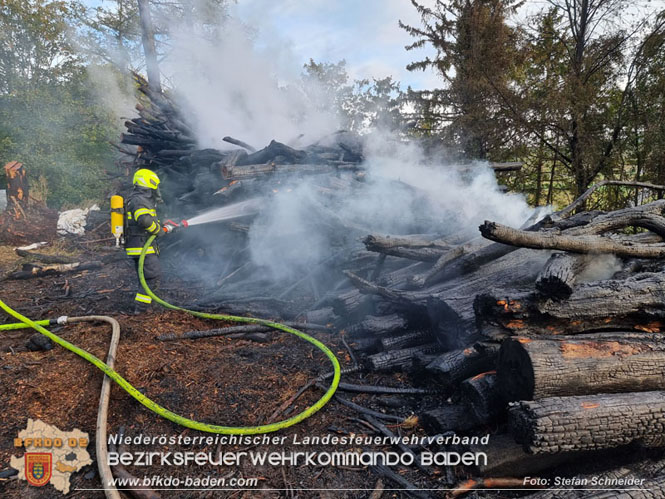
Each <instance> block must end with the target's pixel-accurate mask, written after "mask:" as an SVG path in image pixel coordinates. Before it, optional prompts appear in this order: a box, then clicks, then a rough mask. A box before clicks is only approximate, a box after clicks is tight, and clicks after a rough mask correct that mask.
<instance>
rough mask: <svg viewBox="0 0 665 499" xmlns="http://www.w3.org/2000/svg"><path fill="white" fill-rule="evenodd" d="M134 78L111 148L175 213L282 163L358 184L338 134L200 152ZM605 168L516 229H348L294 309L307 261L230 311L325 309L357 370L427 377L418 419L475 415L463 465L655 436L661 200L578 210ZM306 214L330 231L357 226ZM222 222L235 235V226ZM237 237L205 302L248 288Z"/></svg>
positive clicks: (537, 467) (447, 423) (240, 187)
mask: <svg viewBox="0 0 665 499" xmlns="http://www.w3.org/2000/svg"><path fill="white" fill-rule="evenodd" d="M137 83H138V87H139V91H140V93H141V96H142V97H141V98H142V100H143V101H144V102H143V103H142V104H139V105H138V106H137V109H138V111H139V113H140V117H139V118H136V119H134V120H131V121H128V122H127V123H126V126H127V130H128V132H129V133H128V134H125V135H123V138H122V142H123V144H127V145H134V146H139V147H138V149H137V150H136V151H134V150H129V149H123V150H124V152H126V153H127V154H131V155H132V156H131V157H132V161H131V166H132V167H133V168H137V167H150V168H153V169H155V170H157V171H159V172H160V173H161V174H162V175H163V176H165V178H166V179H167V180H166V181H165V182H164V184H163V185H165V188H166V190H165V192H164V197H165V198H166V201H167V205H169V207H170V208H171V209H174V210H176V211H179V212H180V213H183V214H184V213H186V212H187V210H190V211H191V212H195V211H196V210H200V209H201V208H203V207H209V206H214V205H224V204H227V203H231V202H237V201H240V200H243V199H247V198H249V197H252V196H256V195H257V193H258V194H261V193H263V192H266V191H267V190H272V189H273V188H274V182H275V179H279V178H291V179H292V181H293V176H294V174H297V175H299V176H300V177H302V175H318V174H326V177H327V178H328V184H327V185H326V188H333V187H334V188H338V189H352V188H353V186H354V185H355V184H356V183H358V182H363V174H364V172H363V166H362V160H363V151H362V147H361V145H360V142H359V141H358V140H357V139H356V138H354V137H353V136H351V135H350V134H346V133H340V134H335V135H334V136H333V137H329V138H327V140H325V141H319V142H317V143H315V144H312V145H310V146H308V147H305V148H303V149H296V148H295V147H294V146H295V142H294V143H291V144H289V145H287V144H282V143H278V142H275V141H273V142H271V143H270V145H268V146H267V147H265V148H264V149H261V150H258V151H257V150H255V149H254V148H253V147H252V146H250V145H248V144H246V143H244V142H242V141H239V140H236V139H232V138H230V137H225V138H224V139H223V140H225V141H226V142H228V143H231V144H234V145H236V146H239V148H238V149H233V150H225V151H221V150H217V149H203V150H201V149H197V145H196V141H195V139H194V132H193V130H192V128H191V127H190V126H189V125H187V124H186V123H185V120H184V119H183V118H182V117H181V116H180V114H179V112H178V111H177V107H176V106H175V105H174V103H173V102H172V101H171V100H170V99H169V98H168V96H166V95H162V94H159V95H155V94H153V93H152V91H151V90H150V89H149V87H148V85H147V84H146V82H145V81H143V80H141V79H140V78H139V77H137ZM146 101H147V102H146ZM496 166H497V168H495V169H497V170H501V169H502V168H503V169H511V168H515V166H514V165H496ZM616 183H617V182H602V183H601V184H598V185H596V186H594V187H592V188H591V189H590V190H589V191H588V192H587V193H585V194H584V195H583V196H582V197H581V198H580V199H578V200H576V201H575V202H574V203H573V204H571V205H570V206H568V207H567V208H565V209H564V210H561V211H559V212H556V213H553V214H551V215H548V216H546V217H544V218H543V219H541V220H538V221H536V220H529V221H526V222H525V225H524V226H523V227H521V228H520V229H514V228H510V227H506V226H502V225H500V224H498V223H493V222H486V223H485V224H484V225H482V226H481V227H480V236H482V237H478V236H477V235H474V234H441V233H437V234H432V233H429V234H422V233H420V234H418V235H403V234H401V235H393V236H388V235H385V234H378V233H372V234H369V235H367V232H365V233H364V236H365V237H364V239H363V244H364V248H362V249H356V250H354V251H348V248H346V249H345V250H344V252H343V253H344V254H342V255H341V256H340V255H339V254H335V255H332V256H331V257H330V258H329V259H327V260H326V262H327V265H328V267H329V269H328V270H329V271H330V270H331V269H332V273H333V274H334V273H337V278H336V280H331V281H330V282H331V284H330V286H329V287H328V289H323V290H321V289H318V290H317V289H314V288H315V286H312V288H313V289H312V294H313V295H314V296H313V300H311V301H309V302H307V305H306V306H305V307H304V308H303V305H302V303H294V301H295V300H291V301H289V299H290V298H291V297H292V296H291V294H290V293H291V292H292V290H293V289H295V287H297V286H298V285H300V284H301V283H303V282H304V283H308V282H309V281H311V280H312V279H311V278H312V274H309V275H306V276H304V277H303V278H302V279H300V280H298V281H297V282H294V283H292V284H291V283H290V284H288V285H284V284H282V285H280V286H279V293H280V294H279V295H273V294H268V296H263V297H262V298H261V302H260V303H261V304H262V305H261V306H260V307H259V308H260V310H257V309H255V308H252V307H248V305H247V303H244V304H242V305H241V306H239V308H238V310H236V312H247V313H252V314H255V315H256V314H258V315H260V314H261V311H262V310H263V311H265V314H266V315H271V316H272V317H276V316H277V315H279V316H281V317H282V318H286V319H287V320H288V319H291V320H296V319H297V320H303V319H304V320H305V321H306V322H309V323H312V324H334V325H335V326H336V327H337V328H338V329H340V330H342V333H341V334H342V335H343V338H344V339H345V341H348V344H350V346H351V347H352V351H353V352H355V354H357V355H358V356H359V357H360V359H359V362H360V363H361V364H362V365H363V366H364V367H366V368H368V369H370V370H374V371H395V370H398V371H408V372H412V373H415V374H417V375H420V376H425V377H427V378H428V379H430V380H431V379H434V380H436V382H437V383H438V385H439V388H440V390H441V392H442V393H443V394H444V395H445V399H446V402H443V403H441V404H439V405H438V406H437V407H432V408H430V409H429V410H424V411H423V412H422V413H421V414H420V415H419V420H420V422H421V423H422V425H423V426H424V427H425V429H426V430H428V432H430V433H432V434H440V433H445V432H447V431H455V432H470V433H474V432H475V433H478V432H480V433H482V432H485V433H486V432H487V431H488V430H492V432H493V433H494V435H493V440H492V442H494V444H493V446H492V447H491V449H486V448H485V449H482V450H483V451H487V452H488V453H489V454H490V457H489V463H490V465H489V466H486V467H485V468H483V469H479V470H477V473H478V474H479V475H487V474H492V475H501V474H508V475H525V474H529V473H536V472H538V471H542V470H545V469H549V468H551V467H552V466H555V465H557V464H560V463H562V462H564V461H569V460H571V459H574V458H576V457H580V456H588V455H589V453H595V452H602V451H603V450H606V449H614V448H617V447H621V446H625V445H629V444H632V445H641V446H644V447H660V446H665V437H663V435H664V433H665V432H664V431H663V430H665V428H664V425H665V392H664V391H661V390H662V389H663V387H665V341H663V340H662V339H661V336H660V334H659V333H660V332H661V330H662V328H663V327H665V325H664V324H665V322H663V321H664V320H665V271H663V263H662V261H661V260H662V257H663V256H665V243H663V237H665V218H664V217H663V211H664V210H665V201H663V200H659V201H654V202H652V203H648V204H645V205H642V206H639V207H633V208H627V209H623V210H617V211H613V212H608V213H605V212H600V211H583V210H581V209H580V208H581V207H582V205H583V204H584V202H585V201H587V200H588V199H589V198H590V196H591V194H592V193H593V192H594V191H595V190H596V189H598V188H599V187H603V186H607V185H608V184H616ZM632 187H633V188H644V189H653V190H656V191H658V192H661V193H662V191H663V190H664V188H663V187H662V186H653V185H650V184H644V183H633V184H632ZM321 213H323V209H321V212H320V213H319V214H321ZM324 215H325V216H326V217H327V218H326V221H325V223H326V224H329V225H330V226H331V227H333V228H335V230H336V231H337V232H338V233H340V234H346V233H347V232H353V233H354V235H355V234H357V233H359V232H360V231H361V230H362V229H361V228H358V227H352V226H341V225H335V224H339V223H340V222H339V220H338V219H336V218H335V215H334V213H324V214H323V215H321V216H324ZM234 227H235V228H238V227H240V231H241V232H242V231H244V235H243V237H246V232H247V226H238V225H235V224H230V225H229V228H230V229H233V228H234ZM430 232H433V231H430ZM414 233H415V231H414ZM535 250H540V251H535ZM225 251H226V250H225ZM243 252H244V250H238V251H236V252H235V253H233V255H232V257H233V258H236V257H237V258H239V259H240V262H238V263H237V264H233V265H231V266H230V267H229V266H228V265H227V269H226V270H225V274H224V276H220V279H219V280H218V281H217V283H218V285H219V287H220V288H221V287H223V288H224V292H223V293H227V294H223V293H222V294H217V295H215V294H214V293H212V294H211V295H210V296H212V297H213V298H215V299H216V300H217V304H219V306H220V307H223V306H225V307H232V305H233V303H234V302H233V299H232V297H230V296H229V295H228V293H230V292H231V290H233V289H234V284H237V285H238V286H239V288H238V289H242V290H243V291H244V292H247V290H248V289H249V290H251V289H252V282H253V281H252V280H251V278H250V277H248V272H247V265H248V264H247V262H246V260H247V258H248V257H247V254H246V252H245V253H243ZM228 254H229V253H228V252H227V255H228ZM243 259H244V261H243ZM342 270H343V271H344V273H343V274H342V272H341V271H342ZM312 272H314V271H312ZM257 282H259V283H264V282H265V281H257ZM259 285H261V284H259ZM259 285H257V287H258V286H259ZM262 289H263V290H265V286H263V287H262ZM220 293H221V292H220ZM249 293H250V294H251V291H249ZM254 303H255V304H256V303H259V302H258V301H256V300H255V302H254ZM201 305H205V306H209V307H210V306H212V305H214V304H213V303H210V302H208V303H202V304H201ZM270 305H274V307H273V308H272V309H270ZM296 305H298V306H296ZM261 307H264V308H261ZM222 309H223V308H222ZM226 310H227V311H229V310H232V309H229V308H226ZM275 310H277V313H275ZM271 312H272V314H271ZM414 379H416V380H417V379H418V378H417V377H416V378H414ZM661 482H662V481H661ZM658 487H661V489H662V487H663V484H662V483H660V484H659V485H658Z"/></svg>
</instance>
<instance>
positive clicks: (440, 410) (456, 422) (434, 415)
mask: <svg viewBox="0 0 665 499" xmlns="http://www.w3.org/2000/svg"><path fill="white" fill-rule="evenodd" d="M418 419H419V420H420V421H422V423H423V427H424V428H425V430H426V431H427V433H429V434H430V435H436V434H438V433H445V432H447V431H455V432H462V431H466V430H470V429H471V428H473V427H474V426H477V425H478V424H479V423H478V422H477V421H476V420H475V416H474V414H473V413H472V412H471V410H470V409H469V408H468V407H465V406H463V405H451V404H443V405H441V406H440V407H437V408H436V409H431V410H429V411H425V412H423V413H422V414H420V415H419V416H418Z"/></svg>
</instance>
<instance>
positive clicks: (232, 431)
mask: <svg viewBox="0 0 665 499" xmlns="http://www.w3.org/2000/svg"><path fill="white" fill-rule="evenodd" d="M154 239H155V236H152V237H150V239H148V241H147V242H146V244H145V246H144V247H143V251H142V252H141V256H140V257H139V280H140V281H141V285H142V286H143V289H144V290H145V292H146V294H148V296H150V297H151V298H152V299H153V300H154V301H156V302H157V303H159V304H160V305H162V306H164V307H166V308H169V309H171V310H180V311H183V312H187V313H189V314H191V315H193V316H195V317H201V318H203V319H217V320H224V321H231V322H242V323H249V324H260V325H263V326H268V327H271V328H273V329H277V330H279V331H284V332H286V333H291V334H293V335H295V336H297V337H299V338H302V339H303V340H305V341H307V342H309V343H311V344H312V345H314V346H315V347H317V348H318V349H319V350H321V351H322V352H323V353H324V354H325V355H326V356H327V357H328V359H330V362H331V363H332V365H333V369H334V376H333V380H332V383H331V384H330V387H329V388H328V390H327V391H326V392H325V393H324V394H323V396H322V397H321V398H320V399H319V400H318V401H317V402H316V403H315V404H313V405H312V406H310V407H308V408H307V409H305V410H304V411H302V412H301V413H299V414H296V415H295V416H292V417H290V418H288V419H285V420H283V421H278V422H276V423H270V424H265V425H261V426H240V427H234V426H219V425H214V424H209V423H202V422H200V421H194V420H193V419H189V418H186V417H183V416H180V415H179V414H176V413H175V412H172V411H170V410H168V409H166V408H165V407H162V406H161V405H159V404H157V403H156V402H154V401H153V400H151V399H149V398H148V397H146V396H145V395H143V394H142V393H141V392H139V391H138V390H137V389H136V388H134V387H133V386H132V385H131V384H130V383H129V382H128V381H127V380H126V379H125V378H123V377H122V376H121V375H120V374H118V373H117V372H116V371H115V370H114V369H112V368H111V367H109V366H108V365H107V364H106V363H105V362H103V361H102V360H100V359H98V358H97V357H95V356H94V355H92V354H91V353H89V352H86V351H85V350H83V349H81V348H79V347H77V346H76V345H73V344H72V343H69V342H68V341H66V340H64V339H62V338H60V337H59V336H58V335H56V334H53V333H52V332H50V331H49V330H47V329H45V328H44V326H47V325H52V324H54V321H52V320H51V321H49V320H44V321H33V320H30V319H29V318H27V317H25V316H23V315H21V314H20V313H18V312H17V311H15V310H13V309H12V308H10V307H9V306H8V305H7V304H5V303H4V302H3V301H2V300H0V308H2V309H3V310H4V311H5V312H7V313H8V314H9V315H11V316H12V317H14V318H16V319H18V320H19V321H21V323H20V324H4V325H0V331H7V330H11V329H21V328H25V327H31V328H33V329H35V330H37V331H38V332H40V333H41V334H43V335H44V336H46V337H47V338H50V339H51V340H52V341H53V342H55V343H57V344H58V345H60V346H62V347H64V348H66V349H67V350H69V351H71V352H74V353H75V354H76V355H78V356H80V357H83V358H84V359H85V360H87V361H88V362H90V363H91V364H93V365H94V366H96V367H97V368H98V369H100V370H101V371H102V372H103V373H104V374H106V375H107V376H108V377H109V378H111V379H112V380H113V381H115V382H116V383H117V384H118V385H120V387H121V388H122V389H123V390H125V391H126V392H127V393H129V394H130V395H131V396H132V397H134V398H135V399H136V400H138V401H139V402H140V403H141V404H143V405H144V406H146V407H147V408H148V409H150V410H151V411H152V412H154V413H156V414H159V415H160V416H162V417H164V418H166V419H168V420H169V421H173V422H174V423H177V424H179V425H181V426H186V427H187V428H193V429H195V430H199V431H205V432H209V433H222V434H226V435H254V434H257V433H270V432H273V431H277V430H281V429H283V428H288V427H289V426H293V425H295V424H297V423H300V422H301V421H303V420H304V419H306V418H308V417H310V416H311V415H313V414H314V413H315V412H317V411H318V410H320V409H321V408H322V407H323V406H324V405H326V403H327V402H328V401H329V400H330V399H331V398H332V396H333V395H334V394H335V391H336V390H337V385H339V380H340V375H341V373H340V365H339V361H338V360H337V357H335V354H334V353H333V352H332V351H331V350H330V349H329V348H328V347H327V346H325V345H324V344H323V343H321V342H320V341H319V340H317V339H316V338H312V337H311V336H309V335H307V334H305V333H303V332H302V331H298V330H297V329H294V328H291V327H288V326H285V325H283V324H279V323H277V322H272V321H268V320H264V319H256V318H253V317H239V316H235V315H223V314H209V313H204V312H196V311H194V310H187V309H186V308H181V307H177V306H175V305H171V304H170V303H167V302H165V301H164V300H162V299H161V298H159V297H158V296H157V295H155V293H153V292H152V290H151V289H150V288H149V287H148V285H147V283H146V281H145V276H144V275H143V263H144V261H145V255H146V252H147V251H148V247H149V246H150V245H151V244H152V242H153V240H154Z"/></svg>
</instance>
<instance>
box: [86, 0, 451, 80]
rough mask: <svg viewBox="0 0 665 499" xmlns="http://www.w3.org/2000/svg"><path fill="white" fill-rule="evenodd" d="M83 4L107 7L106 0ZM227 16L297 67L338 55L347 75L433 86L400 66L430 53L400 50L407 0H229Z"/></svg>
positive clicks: (411, 18) (412, 16) (410, 16)
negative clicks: (254, 31) (345, 66)
mask: <svg viewBox="0 0 665 499" xmlns="http://www.w3.org/2000/svg"><path fill="white" fill-rule="evenodd" d="M84 3H85V4H87V5H88V6H90V7H96V6H99V5H100V4H101V5H104V6H105V7H109V8H110V7H112V5H113V2H111V1H108V0H107V1H104V0H84ZM423 3H424V4H426V5H427V4H433V3H434V0H423ZM231 14H232V15H233V16H234V17H236V18H238V19H239V20H241V21H242V22H244V23H246V24H247V25H249V26H251V27H252V28H253V29H256V33H257V40H256V41H257V44H259V45H261V46H266V45H271V44H272V45H275V46H279V51H280V57H282V58H286V57H288V58H289V59H290V60H289V61H288V63H290V64H293V65H294V67H297V68H298V71H300V70H301V68H302V66H303V65H304V64H305V63H307V62H308V61H309V59H310V58H312V59H314V61H316V62H330V63H335V62H338V61H340V60H342V59H344V60H346V62H347V70H348V72H349V75H350V76H351V78H352V79H361V78H371V77H374V78H384V77H386V76H392V77H393V79H395V80H397V81H399V82H401V84H402V86H403V87H404V88H406V86H408V85H411V86H412V87H413V88H414V89H424V88H432V87H434V86H437V84H438V79H437V77H436V75H434V74H433V73H432V72H431V71H427V72H422V71H417V72H409V71H407V70H406V65H407V64H409V63H410V62H413V61H415V60H420V59H421V58H422V57H423V56H425V55H426V54H428V53H431V52H432V51H431V49H429V50H428V49H418V50H413V51H411V52H407V51H406V50H405V49H404V46H405V45H408V44H410V43H412V41H413V39H412V38H411V37H410V36H409V35H408V34H407V33H406V32H405V31H404V30H403V29H401V28H400V27H399V26H398V21H399V20H402V21H403V22H404V23H406V24H411V25H418V24H419V16H418V14H417V12H416V10H415V8H414V7H413V6H412V5H411V2H410V0H235V2H232V5H231Z"/></svg>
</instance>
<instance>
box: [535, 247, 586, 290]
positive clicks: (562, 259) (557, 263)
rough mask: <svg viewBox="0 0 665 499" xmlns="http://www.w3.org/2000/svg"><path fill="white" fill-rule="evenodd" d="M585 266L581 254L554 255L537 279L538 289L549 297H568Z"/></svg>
mask: <svg viewBox="0 0 665 499" xmlns="http://www.w3.org/2000/svg"><path fill="white" fill-rule="evenodd" d="M583 267H584V258H583V257H581V256H579V255H570V254H567V253H557V254H555V255H552V256H551V257H550V259H549V260H548V261H547V264H545V268H543V270H542V271H541V273H540V274H539V275H538V279H536V289H537V290H538V291H539V292H540V293H541V294H543V295H544V296H546V297H549V298H554V299H557V300H560V299H564V298H568V297H569V296H570V294H571V293H572V292H573V285H574V284H575V280H576V279H577V276H578V274H579V272H580V271H581V270H582V268H583Z"/></svg>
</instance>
